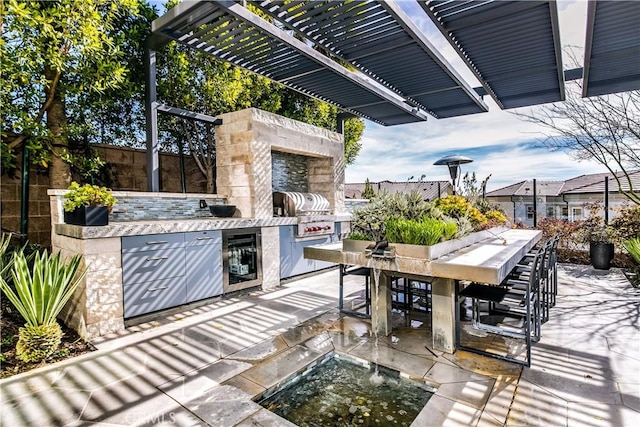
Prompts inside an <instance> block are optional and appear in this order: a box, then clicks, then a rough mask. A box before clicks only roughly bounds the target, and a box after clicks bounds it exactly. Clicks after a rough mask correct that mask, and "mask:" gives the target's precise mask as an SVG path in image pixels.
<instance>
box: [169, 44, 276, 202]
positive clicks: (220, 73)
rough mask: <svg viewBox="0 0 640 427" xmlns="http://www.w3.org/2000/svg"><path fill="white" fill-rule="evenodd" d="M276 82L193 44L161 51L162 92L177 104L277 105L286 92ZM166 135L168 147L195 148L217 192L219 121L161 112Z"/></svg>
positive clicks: (217, 110)
mask: <svg viewBox="0 0 640 427" xmlns="http://www.w3.org/2000/svg"><path fill="white" fill-rule="evenodd" d="M273 86H274V84H273V83H271V82H270V81H269V80H268V79H266V78H264V77H260V76H258V75H256V74H255V73H251V72H249V71H245V70H241V69H240V68H237V67H234V66H232V65H230V64H229V63H226V62H223V61H221V60H219V59H216V58H215V57H213V56H211V55H208V54H205V53H202V52H200V51H198V50H196V49H190V48H188V47H185V46H183V45H180V44H178V43H173V42H172V43H170V44H169V45H167V46H166V47H165V48H164V49H163V51H162V52H161V53H160V55H159V57H158V98H159V99H160V100H161V101H162V102H165V103H167V104H169V105H171V106H174V107H179V108H183V109H185V110H190V111H195V112H198V113H203V114H207V115H210V116H217V115H220V114H222V113H225V112H228V111H236V110H240V109H243V108H248V107H256V108H261V109H264V110H267V111H273V110H277V109H278V108H279V106H280V94H279V91H278V90H277V88H276V89H275V90H274V88H273ZM160 120H161V122H160V123H161V124H160V128H161V129H162V130H164V131H166V135H165V136H163V137H162V138H161V142H162V143H163V148H164V149H165V150H167V151H174V152H175V151H181V150H182V149H183V146H184V148H185V149H186V151H187V153H188V154H190V155H191V156H192V157H193V159H194V161H195V163H196V165H197V167H198V169H199V170H200V172H201V173H202V174H203V176H204V177H205V178H206V181H207V192H208V193H213V192H215V165H216V147H215V133H214V129H213V126H212V125H210V124H205V123H201V122H195V121H191V120H186V119H180V118H176V117H168V116H161V119H160Z"/></svg>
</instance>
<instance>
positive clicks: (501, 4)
mask: <svg viewBox="0 0 640 427" xmlns="http://www.w3.org/2000/svg"><path fill="white" fill-rule="evenodd" d="M416 1H417V3H418V4H419V5H420V6H421V7H422V9H423V10H424V12H425V13H426V15H425V17H427V16H428V17H429V18H430V19H431V20H432V21H433V22H434V24H435V25H436V27H437V28H438V29H439V30H440V32H441V33H442V34H443V35H444V36H445V38H446V39H447V40H448V41H449V43H450V44H451V46H453V48H454V50H455V51H456V52H457V53H458V54H459V55H460V57H461V58H462V60H463V61H464V63H465V64H466V65H467V66H468V67H469V69H470V70H471V71H472V72H473V73H474V74H475V76H476V77H477V78H478V80H479V81H480V83H481V84H482V87H481V88H472V87H471V86H469V85H468V84H467V83H466V82H465V81H464V80H463V79H462V78H461V77H460V76H459V74H458V73H457V72H456V71H455V70H454V69H453V67H451V65H450V64H449V63H448V62H447V61H446V60H445V59H444V57H443V56H442V55H441V54H440V53H439V52H438V51H437V50H436V49H435V48H434V47H433V45H432V44H431V43H430V42H429V40H428V38H427V36H426V35H425V34H423V33H422V32H421V31H420V29H419V28H418V27H417V26H416V24H415V23H414V22H413V21H412V20H411V18H410V17H409V16H408V15H407V14H406V13H405V12H403V11H402V9H401V8H400V7H399V6H398V4H397V3H396V2H395V1H392V0H385V1H382V0H351V1H348V0H291V1H282V0H255V1H247V0H237V1H232V0H220V1H204V0H185V1H183V2H182V3H179V4H178V5H176V6H175V7H174V8H172V9H171V10H169V11H168V12H167V13H166V14H165V15H163V16H161V17H160V18H158V19H156V20H155V21H153V23H152V36H151V37H150V38H149V40H148V49H147V55H146V62H147V63H146V66H147V81H146V83H147V85H146V115H147V167H148V171H149V173H148V189H149V191H158V190H159V172H158V137H157V113H158V111H167V110H169V111H167V112H170V113H171V112H172V113H174V114H177V115H180V116H182V117H193V115H194V114H196V113H190V112H185V111H183V110H179V109H175V108H174V107H167V106H162V105H160V104H158V103H157V100H156V94H155V84H156V81H155V80H156V79H155V49H157V48H159V47H160V46H162V45H163V44H166V43H167V42H169V41H172V40H173V41H176V42H178V43H182V44H184V45H186V46H189V47H191V48H194V49H198V50H200V51H202V52H205V53H208V54H211V55H213V56H215V57H217V58H219V59H222V60H225V61H228V62H230V63H232V64H234V65H236V66H239V67H242V68H244V69H247V70H250V71H253V72H255V73H257V74H260V75H262V76H264V77H267V78H269V79H271V80H274V81H276V82H279V83H282V84H283V85H285V86H287V87H289V88H292V89H294V90H297V91H299V92H301V93H303V94H306V95H309V96H312V97H315V98H318V99H321V100H323V101H325V102H328V103H330V104H333V105H336V106H337V107H339V108H340V109H341V110H343V111H344V115H346V114H352V115H356V116H359V117H363V118H366V119H368V120H371V121H373V122H376V123H379V124H381V125H384V126H392V125H398V124H405V123H415V122H420V121H425V120H427V118H428V117H435V118H446V117H456V116H462V115H467V114H474V113H481V112H486V111H488V108H487V106H486V104H485V103H484V102H483V100H482V98H481V96H480V95H484V94H489V95H490V96H491V97H492V98H493V99H494V101H495V102H496V103H497V104H498V106H499V107H500V108H516V107H522V106H530V105H537V104H542V103H547V102H555V101H560V100H563V99H564V96H565V89H564V81H565V79H577V78H581V77H583V74H584V77H583V88H584V93H583V96H591V95H597V94H605V93H611V92H615V91H623V90H633V89H640V61H639V60H638V57H639V50H640V47H639V46H640V29H639V28H640V27H639V26H638V25H637V22H640V1H635V0H632V1H626V0H617V1H594V0H590V2H589V8H588V21H587V38H586V56H585V67H584V73H582V70H581V69H576V70H569V71H563V68H562V60H561V58H562V55H561V48H560V46H561V45H560V38H559V31H558V15H557V6H556V2H555V1H554V0H548V1H539V0H536V1H503V0H416ZM249 5H251V6H252V7H254V8H256V9H258V10H259V11H260V12H261V13H262V14H264V15H266V16H267V17H268V18H269V20H270V21H271V22H270V21H267V20H265V19H263V18H262V17H260V16H258V15H257V14H254V13H253V12H252V11H251V10H249ZM315 48H320V49H322V50H324V51H325V52H326V53H327V54H326V55H325V54H322V53H320V52H319V51H318V50H316V49H315ZM201 118H202V117H201ZM207 120H216V119H215V118H209V119H207Z"/></svg>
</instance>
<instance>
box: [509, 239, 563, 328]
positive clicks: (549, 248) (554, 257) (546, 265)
mask: <svg viewBox="0 0 640 427" xmlns="http://www.w3.org/2000/svg"><path fill="white" fill-rule="evenodd" d="M559 241H560V234H559V233H558V234H556V235H555V236H554V237H552V238H550V239H548V240H546V241H544V242H543V243H542V245H541V246H539V247H536V248H534V249H533V250H532V251H531V252H529V253H528V254H527V255H526V256H525V257H523V259H522V260H521V261H520V263H518V266H517V268H516V269H515V270H516V272H517V273H519V275H520V277H521V278H523V279H524V278H526V277H528V274H529V272H530V270H531V263H532V259H533V256H534V255H535V253H536V252H537V250H538V249H539V248H540V247H542V248H544V257H543V265H542V269H543V272H542V276H541V278H540V280H541V285H540V294H541V295H540V304H541V307H540V309H541V322H542V323H546V322H547V321H548V320H549V311H550V309H551V307H553V306H554V305H555V304H556V296H557V294H558V279H557V271H558V269H557V262H558V243H559Z"/></svg>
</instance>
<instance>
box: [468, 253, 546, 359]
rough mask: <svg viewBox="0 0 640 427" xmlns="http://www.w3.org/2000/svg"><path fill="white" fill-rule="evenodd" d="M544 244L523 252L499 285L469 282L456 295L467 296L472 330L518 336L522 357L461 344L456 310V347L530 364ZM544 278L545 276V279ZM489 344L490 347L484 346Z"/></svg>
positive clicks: (537, 326)
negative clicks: (469, 300) (523, 352)
mask: <svg viewBox="0 0 640 427" xmlns="http://www.w3.org/2000/svg"><path fill="white" fill-rule="evenodd" d="M546 251H547V245H543V246H542V247H540V248H538V249H537V250H536V251H535V252H534V253H533V255H529V254H527V255H526V256H525V257H524V258H523V260H524V262H522V263H519V264H518V265H516V267H514V269H513V270H512V272H511V274H509V275H508V276H507V278H506V279H505V280H504V281H503V282H502V283H501V284H500V285H489V284H484V283H477V282H472V283H470V284H468V285H467V286H466V287H464V289H462V290H461V291H459V292H458V291H457V296H456V298H459V297H463V298H469V299H471V306H472V319H471V320H472V321H471V325H472V327H473V328H474V329H478V330H482V331H485V332H487V333H490V334H495V335H501V336H505V337H510V338H516V339H521V340H523V341H524V344H525V357H524V359H522V358H518V355H517V354H511V351H506V352H505V354H500V353H498V352H495V351H491V348H487V347H485V348H483V349H481V348H477V347H473V346H470V345H466V344H463V343H462V340H461V334H460V332H461V331H460V310H459V309H458V310H456V329H457V331H456V347H457V348H458V349H461V350H466V351H470V352H473V353H477V354H482V355H485V356H489V357H493V358H497V359H501V360H506V361H509V362H515V363H519V364H523V365H526V366H531V343H532V342H537V341H538V340H539V339H540V334H541V301H540V297H541V286H543V283H544V281H543V275H544V274H546V273H545V272H544V264H545V257H546V255H545V254H546ZM545 280H546V278H545ZM488 347H490V346H488Z"/></svg>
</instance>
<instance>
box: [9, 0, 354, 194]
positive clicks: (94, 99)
mask: <svg viewBox="0 0 640 427" xmlns="http://www.w3.org/2000/svg"><path fill="white" fill-rule="evenodd" d="M174 3H175V2H174ZM174 3H171V2H170V3H168V5H167V6H168V7H170V6H172V5H173V4H174ZM156 17H157V12H156V11H155V9H154V8H153V7H151V6H149V5H148V3H147V2H146V0H83V1H77V0H52V1H44V0H41V1H29V2H24V1H19V0H4V1H0V18H1V21H0V29H1V32H2V39H1V40H0V54H1V55H2V61H0V67H1V68H0V72H1V75H0V77H1V82H2V84H1V85H0V102H1V105H2V118H1V123H0V126H1V129H2V143H1V149H2V150H1V154H2V166H3V172H4V171H7V169H11V168H14V167H15V158H16V157H15V152H16V150H17V149H18V148H19V147H20V146H21V145H22V144H26V145H27V146H28V147H29V149H30V154H31V158H32V159H33V160H34V162H36V163H38V164H40V165H42V166H43V167H49V168H50V176H51V177H52V186H53V187H66V186H67V185H68V183H69V182H70V174H69V164H70V163H71V164H74V165H75V166H77V167H76V169H78V170H77V172H79V173H80V175H81V176H83V177H84V178H86V177H87V176H88V175H90V174H92V173H95V171H96V170H97V169H99V168H101V167H104V162H103V161H101V160H100V159H94V158H93V157H94V156H93V155H92V152H91V150H90V149H89V148H88V147H89V144H90V143H94V142H102V143H108V144H113V145H123V146H131V147H136V148H142V147H144V137H145V122H144V120H145V118H144V75H145V69H144V66H143V55H144V48H143V46H144V41H145V39H146V38H147V36H148V35H149V33H150V27H151V21H152V20H153V19H155V18H156ZM158 61H159V63H158V77H159V78H158V95H159V100H160V101H161V102H165V103H166V104H168V105H171V106H175V107H180V108H184V109H187V110H191V111H195V112H198V113H205V114H209V115H213V116H215V115H219V114H220V113H223V112H228V111H235V110H238V109H242V108H247V107H256V108H261V109H264V110H267V111H271V112H274V113H276V114H281V115H284V116H286V117H290V118H294V119H297V120H301V121H304V122H307V123H311V124H314V125H317V126H321V127H325V128H328V129H331V130H335V129H336V116H337V114H338V112H339V111H338V109H337V108H336V107H334V106H331V105H328V104H326V103H324V102H321V101H319V100H316V99H311V98H309V97H307V96H305V95H303V94H300V93H297V92H295V91H293V90H290V89H287V88H285V87H284V86H281V85H279V84H277V83H274V82H271V81H269V80H267V79H265V78H262V77H259V76H257V75H255V74H254V73H251V72H249V71H245V70H242V69H239V68H236V67H234V66H232V65H230V64H228V63H225V62H222V61H220V60H217V59H215V58H214V57H212V56H208V55H205V54H203V53H202V52H199V51H197V50H195V49H187V48H186V47H184V46H180V45H178V44H176V43H170V44H169V45H167V46H166V47H165V48H163V49H161V50H160V51H159V52H158ZM160 117H161V119H160V120H161V122H160V126H161V134H160V141H161V144H162V146H163V149H165V150H167V151H171V152H177V151H178V150H179V149H181V147H183V148H184V149H185V151H186V152H188V153H189V154H191V155H193V156H194V158H195V159H196V163H197V164H198V167H199V168H200V170H201V171H202V172H203V175H204V176H206V177H207V181H208V182H209V184H210V183H211V182H212V181H213V182H214V181H215V178H214V177H213V171H212V170H213V166H214V165H215V135H214V134H212V133H211V129H207V126H206V125H204V124H201V123H193V122H184V121H183V120H180V119H176V118H173V117H169V116H163V115H161V116H160ZM344 129H345V160H346V162H347V164H349V163H352V162H353V161H354V160H355V157H356V156H357V154H358V152H359V150H360V142H359V141H360V138H361V136H362V132H363V130H364V121H363V120H362V119H358V118H353V119H349V120H347V121H346V122H345V128H344ZM88 158H91V160H87V159H88ZM65 162H66V163H65ZM208 187H209V189H210V185H208Z"/></svg>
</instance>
